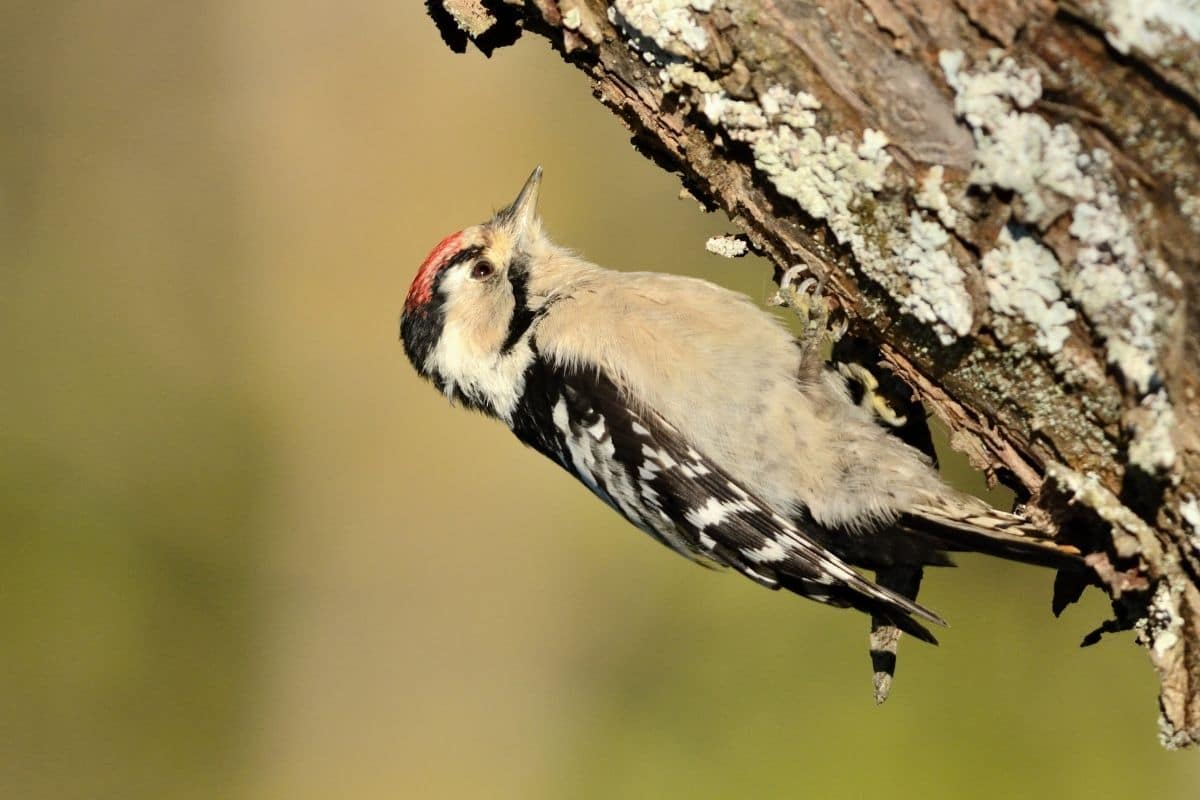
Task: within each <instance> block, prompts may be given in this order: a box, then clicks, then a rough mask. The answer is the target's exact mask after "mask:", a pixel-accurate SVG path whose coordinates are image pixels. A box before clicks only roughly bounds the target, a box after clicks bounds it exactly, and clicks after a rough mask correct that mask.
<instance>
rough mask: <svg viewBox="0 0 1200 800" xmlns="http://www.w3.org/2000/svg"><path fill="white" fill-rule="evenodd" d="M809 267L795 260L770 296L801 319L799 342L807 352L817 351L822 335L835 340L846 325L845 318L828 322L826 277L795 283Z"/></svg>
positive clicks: (776, 303) (843, 331)
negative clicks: (773, 293)
mask: <svg viewBox="0 0 1200 800" xmlns="http://www.w3.org/2000/svg"><path fill="white" fill-rule="evenodd" d="M807 270H808V268H807V267H806V266H804V265H803V264H797V265H796V266H794V267H791V268H790V269H788V271H787V272H785V273H783V277H782V278H781V279H780V281H779V291H778V292H776V293H775V296H774V297H773V298H772V299H771V301H770V304H771V305H774V306H787V307H788V308H790V309H792V311H793V312H794V313H795V315H796V317H797V318H798V319H799V320H800V327H801V329H802V330H803V333H802V334H801V337H800V338H801V342H802V343H803V348H804V351H805V356H806V361H807V360H808V356H810V355H812V354H813V353H815V352H816V351H819V350H820V348H821V345H822V344H823V343H824V341H825V338H826V337H828V338H829V339H830V341H833V342H836V341H838V340H839V339H841V338H842V336H844V335H845V333H846V330H847V329H848V328H849V322H848V321H847V320H844V319H843V320H840V321H839V322H838V324H837V325H836V326H835V327H832V328H831V327H830V325H829V302H828V301H827V300H826V299H825V278H823V277H822V278H816V277H813V276H811V275H810V276H809V277H807V278H805V279H804V280H802V281H800V282H799V283H796V282H795V281H796V278H797V277H798V276H800V275H802V274H803V273H805V272H806V271H807Z"/></svg>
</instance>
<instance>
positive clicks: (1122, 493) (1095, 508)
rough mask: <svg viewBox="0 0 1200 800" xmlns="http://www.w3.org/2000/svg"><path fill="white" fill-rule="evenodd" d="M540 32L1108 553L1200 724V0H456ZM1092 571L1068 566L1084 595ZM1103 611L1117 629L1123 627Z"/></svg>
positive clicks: (1034, 493)
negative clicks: (1080, 578) (1166, 0)
mask: <svg viewBox="0 0 1200 800" xmlns="http://www.w3.org/2000/svg"><path fill="white" fill-rule="evenodd" d="M429 8H430V11H431V13H432V15H433V16H434V18H435V20H437V21H438V23H439V27H440V28H441V29H442V31H443V34H444V35H445V36H446V39H447V42H448V43H449V44H451V46H453V47H455V48H456V49H460V48H461V47H463V46H465V45H466V43H467V41H468V39H470V40H471V41H474V42H475V43H476V44H477V45H478V46H480V47H481V49H484V50H485V52H487V51H489V50H490V49H491V48H493V47H496V46H499V45H501V44H505V43H507V42H510V41H512V40H514V39H515V38H516V36H517V35H519V34H520V31H521V30H528V31H532V32H535V33H537V34H540V35H543V36H546V37H548V38H549V39H550V41H551V42H552V43H553V44H554V46H555V47H556V48H557V49H558V50H559V51H560V52H561V53H562V54H563V56H564V58H565V59H566V60H567V61H568V62H570V63H572V64H574V65H575V66H577V67H579V68H580V69H583V70H584V71H585V72H587V73H588V74H589V75H590V76H591V77H592V79H593V87H594V92H595V95H596V97H597V98H598V99H599V100H601V101H602V102H603V103H604V104H605V105H607V106H608V107H609V108H610V109H612V110H613V111H614V112H615V113H616V114H617V115H618V116H620V117H621V119H623V120H624V121H625V123H626V124H627V125H628V126H629V128H630V129H631V130H632V131H633V134H634V141H635V143H636V144H637V145H638V146H639V147H640V148H641V149H642V150H643V151H644V152H645V153H646V154H647V155H648V156H650V157H651V158H653V159H654V160H655V161H656V162H657V163H659V164H660V165H662V166H663V167H664V168H666V169H670V170H673V171H676V172H678V173H679V174H680V175H681V176H682V179H683V182H684V184H685V186H686V187H687V188H688V189H689V191H691V192H692V194H694V195H695V196H696V197H697V198H699V199H701V200H702V201H703V202H705V203H707V204H709V205H711V206H719V207H721V208H723V209H725V210H726V211H727V212H728V213H729V214H730V216H731V217H732V218H733V219H734V220H735V221H736V222H737V223H738V224H740V225H741V226H742V228H743V230H744V232H745V233H746V234H747V236H748V238H749V240H750V242H751V243H752V245H753V246H754V248H755V249H756V250H757V251H759V252H762V253H764V254H766V255H767V256H769V257H770V258H771V259H772V260H773V261H774V263H775V264H776V266H777V277H778V275H779V274H781V272H780V271H781V270H783V269H785V268H786V267H788V266H789V265H792V264H796V263H802V264H805V265H807V266H808V267H809V268H810V269H811V271H812V272H813V273H815V274H816V275H820V276H825V277H826V278H827V292H828V293H830V294H832V295H833V297H834V298H835V299H836V301H837V302H838V304H839V305H840V306H841V307H842V308H843V309H844V310H845V312H846V315H847V317H848V318H849V321H850V324H851V332H852V334H853V335H854V337H856V341H858V342H860V343H868V344H869V345H870V346H871V347H872V348H874V350H875V352H877V353H878V356H879V360H880V361H881V363H882V364H883V365H884V366H886V367H887V368H888V369H890V370H891V371H892V372H893V373H894V374H895V375H896V376H897V377H899V378H900V379H902V380H903V382H904V384H905V385H907V386H908V387H910V389H911V391H912V392H913V393H914V394H915V396H916V397H917V398H918V399H919V400H921V401H922V402H924V403H925V404H926V406H927V407H928V408H930V409H932V410H933V411H934V412H935V413H936V414H937V415H938V416H939V417H940V418H941V419H942V420H943V421H945V422H946V423H947V425H948V426H949V427H950V429H951V430H952V431H953V432H954V438H953V443H954V445H955V446H956V447H957V448H959V449H961V450H963V451H965V452H967V453H968V454H969V455H970V456H971V458H972V461H973V463H975V464H976V466H978V467H979V468H980V469H983V470H986V471H987V472H988V474H989V475H990V476H992V477H994V478H997V479H999V480H1002V481H1004V482H1005V483H1007V484H1009V485H1010V486H1012V487H1013V488H1014V489H1016V490H1017V491H1018V493H1019V494H1020V495H1021V496H1022V498H1023V499H1024V500H1026V501H1027V508H1028V509H1029V511H1030V513H1031V514H1034V515H1037V514H1043V515H1045V516H1046V517H1047V518H1049V519H1053V520H1055V521H1056V522H1057V523H1058V524H1059V525H1060V526H1061V530H1062V536H1063V538H1064V539H1067V540H1069V541H1071V542H1072V543H1074V544H1077V545H1079V546H1081V547H1082V548H1083V549H1085V551H1086V552H1089V553H1091V555H1090V556H1089V563H1090V564H1091V565H1092V567H1093V569H1094V571H1095V580H1096V581H1097V582H1098V583H1099V584H1100V585H1102V586H1103V587H1104V588H1105V590H1106V591H1107V592H1108V593H1109V594H1110V596H1111V597H1112V598H1113V607H1114V610H1115V619H1114V620H1113V621H1112V622H1110V623H1106V624H1105V626H1103V628H1102V630H1116V629H1119V628H1126V627H1131V626H1132V627H1136V628H1137V630H1138V631H1139V640H1140V641H1141V642H1142V643H1143V644H1144V645H1145V646H1146V648H1147V651H1148V653H1149V655H1150V659H1151V661H1152V663H1153V665H1154V667H1155V669H1156V670H1157V671H1158V676H1159V679H1160V683H1161V694H1160V706H1161V710H1162V721H1161V731H1162V738H1163V741H1164V743H1165V744H1167V745H1168V746H1171V747H1178V746H1184V745H1188V744H1195V743H1197V742H1200V589H1198V588H1197V576H1200V469H1198V466H1200V430H1198V425H1197V421H1198V420H1200V413H1198V412H1200V396H1198V392H1200V338H1198V337H1197V334H1198V333H1200V297H1198V293H1200V43H1198V41H1200V7H1198V6H1197V4H1196V3H1194V2H1180V3H1177V4H1174V5H1172V4H1163V3H1153V2H1143V3H1133V2H1126V1H1125V0H1077V1H1076V2H1066V1H1064V2H1054V0H823V2H816V1H815V0H814V1H812V2H803V1H802V0H614V1H613V2H605V0H523V1H522V0H429ZM1082 589H1083V587H1082V585H1078V582H1076V581H1071V580H1068V579H1066V578H1064V577H1063V576H1060V579H1059V581H1058V583H1057V585H1056V597H1055V610H1056V611H1060V610H1061V609H1062V607H1063V606H1064V605H1066V604H1068V603H1070V602H1072V601H1073V600H1074V599H1076V598H1077V597H1078V595H1079V592H1081V591H1082ZM1098 636H1099V632H1098V633H1097V634H1096V638H1098Z"/></svg>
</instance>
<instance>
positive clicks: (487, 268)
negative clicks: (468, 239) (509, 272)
mask: <svg viewBox="0 0 1200 800" xmlns="http://www.w3.org/2000/svg"><path fill="white" fill-rule="evenodd" d="M495 271H496V267H495V266H493V265H492V262H490V261H488V260H487V259H486V258H481V259H479V260H478V261H476V262H475V266H473V267H471V277H472V278H474V279H475V280H477V281H481V280H483V279H484V278H487V277H490V276H491V274H492V273H493V272H495Z"/></svg>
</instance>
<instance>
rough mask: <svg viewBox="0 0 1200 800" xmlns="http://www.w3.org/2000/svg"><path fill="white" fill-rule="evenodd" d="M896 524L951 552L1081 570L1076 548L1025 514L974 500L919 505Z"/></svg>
mask: <svg viewBox="0 0 1200 800" xmlns="http://www.w3.org/2000/svg"><path fill="white" fill-rule="evenodd" d="M897 525H898V526H899V527H900V528H903V529H906V530H909V531H912V532H914V533H917V534H919V535H921V536H925V537H928V538H930V539H932V540H934V541H935V542H936V543H937V544H938V546H939V547H942V548H945V549H946V550H951V551H960V552H961V551H969V552H976V553H986V554H987V555H992V556H999V557H1000V558H1006V559H1009V560H1012V561H1020V562H1023V563H1026V564H1036V565H1039V566H1043V567H1055V568H1058V569H1082V568H1084V562H1083V557H1082V555H1081V554H1080V552H1079V549H1078V548H1076V547H1072V546H1071V545H1067V544H1062V543H1061V542H1057V541H1055V539H1054V537H1053V536H1052V535H1051V534H1050V533H1048V532H1047V531H1045V530H1043V529H1041V528H1039V527H1037V526H1036V525H1034V524H1033V523H1032V522H1030V521H1029V520H1027V519H1025V518H1024V517H1019V516H1017V515H1016V514H1007V513H1005V512H1003V511H997V510H996V509H994V508H991V507H990V506H987V505H985V504H983V503H982V502H981V503H979V504H978V505H976V504H974V503H963V504H961V505H946V506H942V505H936V506H935V505H918V506H913V507H911V508H910V509H908V511H907V512H906V513H905V514H904V516H902V517H901V518H900V519H899V520H898V521H897Z"/></svg>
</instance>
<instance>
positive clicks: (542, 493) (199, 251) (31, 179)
mask: <svg viewBox="0 0 1200 800" xmlns="http://www.w3.org/2000/svg"><path fill="white" fill-rule="evenodd" d="M0 113H2V122H3V124H2V125H0V244H2V247H0V253H3V261H2V265H3V284H2V286H3V289H2V291H0V352H2V354H3V359H4V365H5V374H6V379H5V381H4V384H3V388H2V389H0V442H2V447H0V626H2V631H3V634H2V635H3V646H2V647H0V797H5V798H10V797H11V798H143V797H144V798H163V797H171V798H189V797H195V798H211V797H234V798H329V797H347V798H395V797H421V798H425V797H428V798H457V797H488V798H646V797H689V798H729V797H743V796H753V797H785V796H786V797H792V796H806V797H820V798H824V797H861V796H869V795H870V794H871V793H877V794H875V795H874V796H881V797H883V796H887V797H893V798H909V797H911V798H929V799H932V798H943V797H945V798H959V797H974V798H1008V797H1014V796H1020V797H1035V798H1036V797H1056V798H1075V797H1078V798H1085V797H1086V798H1107V797H1117V796H1123V795H1139V796H1152V797H1156V798H1191V797H1195V796H1197V793H1198V792H1200V761H1198V759H1197V757H1196V755H1194V754H1168V753H1165V752H1163V751H1162V750H1160V749H1159V747H1158V745H1157V744H1156V741H1155V713H1156V709H1155V682H1154V679H1153V676H1152V674H1151V670H1150V668H1149V665H1148V664H1147V662H1146V659H1145V658H1144V656H1143V655H1142V654H1141V652H1140V651H1139V650H1137V649H1136V648H1135V647H1133V646H1132V645H1131V644H1130V640H1129V638H1128V637H1127V636H1126V637H1115V638H1114V639H1112V640H1110V641H1107V642H1106V643H1105V644H1104V645H1102V646H1101V647H1098V648H1093V649H1090V650H1083V651H1081V650H1079V649H1078V648H1077V647H1076V644H1077V642H1078V640H1079V639H1080V637H1081V636H1082V634H1083V633H1085V632H1086V631H1087V630H1089V629H1090V627H1091V626H1092V625H1093V624H1094V623H1096V622H1098V621H1099V620H1100V619H1101V617H1102V615H1103V613H1104V611H1105V605H1104V603H1103V602H1102V601H1101V600H1100V599H1098V598H1095V597H1093V598H1090V600H1088V601H1086V602H1085V603H1084V604H1083V605H1082V606H1079V607H1075V608H1073V609H1071V610H1070V611H1069V612H1068V613H1067V615H1066V617H1065V618H1064V619H1063V620H1060V621H1055V620H1053V619H1052V618H1051V616H1050V614H1049V610H1048V604H1049V592H1050V575H1049V573H1047V572H1043V571H1040V570H1037V569H1034V568H1025V567H1019V566H1011V565H1007V564H1002V563H992V562H989V561H986V560H984V559H979V558H970V557H967V558H963V559H961V561H962V568H961V569H958V570H949V571H942V572H939V573H936V574H934V575H933V576H932V577H931V578H930V579H929V580H928V582H927V589H926V593H925V595H924V599H925V600H926V601H927V602H928V604H929V605H931V606H932V607H933V608H935V609H937V610H939V611H940V612H942V613H943V614H944V615H945V616H947V617H948V618H949V619H950V620H951V621H952V623H953V624H954V626H955V627H954V628H953V629H951V630H950V631H947V632H946V633H945V634H944V636H943V637H942V639H943V645H942V646H941V647H939V648H930V647H923V646H917V645H915V644H914V643H912V642H907V643H906V646H905V647H904V648H903V650H902V652H901V663H900V672H899V675H898V678H897V685H896V690H895V693H894V696H893V698H892V700H891V701H890V702H889V703H888V704H887V705H886V706H885V707H883V708H875V707H874V706H873V705H872V702H871V699H870V674H869V667H868V660H867V656H866V647H865V640H866V635H865V620H863V619H862V618H860V617H858V616H857V615H853V614H849V613H840V612H836V611H832V610H829V609H825V608H822V607H819V606H817V605H815V604H812V603H805V602H802V601H800V600H797V599H795V598H791V597H788V596H785V595H779V594H774V593H770V592H765V591H762V590H761V589H759V588H758V587H756V586H753V585H752V584H750V583H749V582H748V581H743V580H738V579H736V578H734V577H729V576H722V575H718V574H715V573H712V572H709V571H706V570H702V569H697V568H695V567H694V566H692V565H690V564H688V563H686V562H685V561H683V560H682V559H679V558H677V557H674V556H672V555H671V554H669V553H668V552H667V551H665V550H664V549H662V548H661V547H659V546H657V545H655V544H653V543H652V542H651V541H650V540H649V539H647V538H646V537H645V536H643V535H641V534H640V533H637V532H636V531H634V530H633V529H632V528H631V527H630V526H628V525H626V524H624V523H623V522H621V521H620V520H619V519H618V518H617V517H616V516H615V515H613V514H612V513H611V512H610V511H608V510H607V509H606V508H605V507H603V506H602V505H601V504H600V503H599V502H597V501H595V500H594V499H593V498H592V497H591V496H590V495H589V494H588V493H587V492H586V490H584V489H583V487H581V486H579V485H577V484H575V483H574V482H572V481H571V480H569V479H568V478H567V477H566V476H565V475H563V474H562V473H561V472H559V471H558V470H557V469H556V468H555V467H554V466H553V465H551V464H550V463H549V462H548V461H545V460H544V459H542V458H540V457H538V456H536V455H534V454H533V453H532V452H530V451H526V450H524V449H523V448H521V447H520V446H518V445H517V443H516V442H515V441H514V440H512V439H511V436H510V435H509V434H508V433H507V432H506V431H504V430H503V429H502V428H501V427H500V426H499V425H497V424H494V423H490V422H488V421H486V420H484V419H482V418H480V417H477V416H474V415H470V414H467V413H466V412H463V411H461V410H456V409H452V408H450V407H449V406H447V405H446V404H445V403H444V402H443V401H442V400H441V398H440V397H439V396H437V394H436V393H435V392H434V391H433V390H432V389H431V388H429V387H428V386H426V385H424V384H422V383H420V382H419V381H418V379H417V378H416V376H415V375H414V373H413V371H412V370H411V369H410V368H409V366H408V364H407V363H406V362H405V361H404V358H403V353H402V351H401V348H400V346H399V344H398V343H397V341H396V339H397V336H396V328H397V324H396V322H397V315H398V311H399V308H400V305H401V302H402V298H403V296H404V293H405V291H406V289H407V286H408V282H409V280H410V278H411V277H412V275H413V273H414V271H415V269H416V266H417V265H418V264H419V263H420V261H421V259H422V258H423V257H424V255H425V253H426V251H427V250H428V249H429V248H430V247H431V246H432V245H433V244H434V243H435V242H437V241H438V239H439V238H441V237H442V236H443V235H444V234H446V233H448V232H450V231H453V230H457V229H458V228H461V227H463V226H465V225H467V224H471V223H473V222H476V221H478V220H480V219H482V218H483V217H485V216H486V215H487V214H489V213H490V212H491V210H492V209H493V208H496V207H498V206H500V205H503V204H504V203H507V202H508V201H509V200H510V199H511V197H512V195H513V193H514V192H515V191H516V190H517V188H518V187H519V185H520V183H521V181H522V180H523V179H524V178H525V176H526V175H527V173H528V172H529V170H530V168H531V167H532V166H533V165H534V164H537V163H540V164H542V165H544V166H545V168H546V181H545V186H544V192H543V210H544V215H545V218H546V221H547V225H548V228H549V230H550V232H551V233H552V234H553V235H554V236H555V237H556V238H558V239H559V240H560V241H562V242H564V243H567V244H569V245H571V246H573V247H576V248H578V249H579V250H580V251H582V252H583V253H584V254H585V255H586V256H588V257H590V258H592V259H593V260H596V261H599V262H601V263H603V264H606V265H609V266H614V267H620V268H639V267H645V266H649V267H652V268H658V269H670V270H678V271H686V272H692V273H695V274H699V275H703V276H705V277H708V278H711V279H713V280H716V281H719V282H721V283H724V284H726V285H729V286H734V287H737V288H740V289H741V290H743V291H746V292H748V293H749V294H751V295H752V296H754V297H756V298H759V299H764V298H765V297H766V296H767V295H768V294H769V286H770V284H769V275H770V271H769V269H768V268H767V267H766V265H764V264H763V263H762V262H755V261H753V260H743V261H725V260H722V259H718V258H716V257H715V256H710V255H708V254H707V253H705V252H704V249H703V242H704V239H705V238H706V237H707V236H709V235H711V234H713V233H718V232H723V231H725V230H728V223H727V222H725V221H724V220H723V219H722V218H719V217H717V216H711V215H710V216H706V215H704V214H702V213H701V212H700V211H699V210H698V209H697V206H696V204H695V203H694V202H691V201H680V200H679V199H677V192H678V183H677V181H676V179H675V178H673V177H671V176H669V175H666V174H664V173H663V172H661V171H660V170H658V169H657V168H656V167H654V166H652V165H651V164H650V163H649V162H648V161H646V160H645V159H643V158H642V157H641V156H640V155H638V154H637V153H636V152H635V151H634V150H633V148H632V147H630V145H629V144H628V141H627V134H626V133H625V131H624V130H623V128H622V127H621V125H620V124H619V123H618V122H617V121H616V120H615V118H613V117H612V116H611V115H610V114H609V112H607V111H605V110H604V109H602V108H601V107H600V106H599V105H598V104H597V103H596V102H595V101H593V100H592V98H591V96H590V92H589V90H588V85H587V82H586V79H585V78H584V77H583V76H582V75H581V74H580V73H579V72H577V71H576V70H575V69H573V68H569V67H567V66H566V65H564V64H562V63H561V62H560V60H559V58H558V56H556V55H555V54H553V53H552V52H551V51H550V50H549V47H548V45H547V44H546V42H545V41H544V40H541V39H539V38H536V37H526V39H525V40H523V41H521V42H519V43H518V45H517V46H516V47H513V48H510V49H506V50H502V51H499V52H498V53H497V54H496V55H495V57H494V58H493V59H491V60H490V61H489V60H487V59H485V58H483V57H482V56H481V55H480V54H478V53H477V52H472V53H469V54H467V55H463V56H456V55H454V54H452V53H450V52H449V51H448V50H447V49H446V48H445V47H444V46H443V45H442V44H441V42H440V40H439V38H438V36H437V34H436V32H435V30H434V28H433V26H432V25H431V24H430V23H429V22H428V20H426V19H425V17H424V15H423V12H422V8H421V4H419V3H416V2H411V1H410V2H399V0H388V1H387V2H384V1H382V0H380V1H379V2H357V3H354V2H352V3H333V2H286V1H285V0H243V2H225V3H217V2H193V3H162V2H152V1H151V0H125V2H101V1H99V0H96V1H94V2H65V1H63V0H60V1H59V2H29V1H28V0H25V1H24V2H9V3H5V4H4V7H3V10H0ZM964 479H966V478H964Z"/></svg>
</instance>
